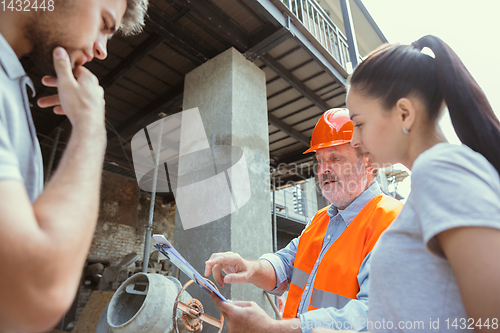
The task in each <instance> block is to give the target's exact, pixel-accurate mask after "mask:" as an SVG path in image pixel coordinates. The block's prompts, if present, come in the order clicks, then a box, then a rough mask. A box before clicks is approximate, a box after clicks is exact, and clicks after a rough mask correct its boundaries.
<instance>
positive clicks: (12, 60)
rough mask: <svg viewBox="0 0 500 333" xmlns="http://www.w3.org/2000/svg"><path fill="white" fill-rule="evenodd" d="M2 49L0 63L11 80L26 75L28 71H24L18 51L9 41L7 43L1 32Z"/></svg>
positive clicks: (0, 45)
mask: <svg viewBox="0 0 500 333" xmlns="http://www.w3.org/2000/svg"><path fill="white" fill-rule="evenodd" d="M0 50H1V52H0V65H1V66H2V68H3V70H4V71H5V73H6V74H7V76H8V77H9V78H10V79H11V80H15V79H18V78H20V77H21V76H25V75H26V72H25V71H24V68H23V65H21V62H20V61H19V59H18V58H17V55H16V53H15V52H14V50H13V49H12V47H10V45H9V43H7V41H6V40H5V38H4V37H3V36H2V34H0Z"/></svg>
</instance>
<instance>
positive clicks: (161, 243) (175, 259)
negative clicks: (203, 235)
mask: <svg viewBox="0 0 500 333" xmlns="http://www.w3.org/2000/svg"><path fill="white" fill-rule="evenodd" d="M153 238H154V240H155V241H156V242H157V243H158V244H156V245H153V247H154V248H155V249H157V250H158V252H160V253H161V254H163V255H164V256H165V257H166V258H167V259H168V260H170V261H171V262H172V264H174V265H175V266H177V267H178V268H179V269H180V270H181V271H183V272H184V274H186V275H187V276H188V277H189V278H190V279H192V280H193V281H194V282H195V283H196V284H197V285H198V286H199V287H200V288H201V289H203V290H204V291H205V292H206V293H207V294H208V295H211V294H213V293H215V294H216V295H217V296H218V297H219V298H220V299H221V300H223V301H224V302H227V300H226V298H225V297H224V296H222V294H221V293H220V292H219V291H218V290H217V289H215V288H214V287H213V286H212V285H210V284H209V283H207V282H206V281H205V278H204V277H203V276H202V275H201V274H200V273H198V272H197V271H196V270H195V269H194V268H193V266H191V264H190V263H188V262H187V261H186V259H184V258H183V257H182V255H181V254H180V253H179V252H178V251H177V250H176V249H175V248H174V247H173V246H172V244H170V243H169V241H168V240H167V239H166V238H165V236H163V235H153Z"/></svg>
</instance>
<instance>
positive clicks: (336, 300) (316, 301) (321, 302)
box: [309, 289, 352, 309]
mask: <svg viewBox="0 0 500 333" xmlns="http://www.w3.org/2000/svg"><path fill="white" fill-rule="evenodd" d="M351 300H352V299H351V298H349V297H344V296H340V295H338V294H334V293H329V292H328V291H324V290H319V289H313V292H312V295H311V302H310V303H309V304H310V305H311V306H313V307H315V308H317V309H319V308H328V307H330V306H333V307H334V308H336V309H342V308H343V307H344V306H345V305H346V304H347V303H349V301H351Z"/></svg>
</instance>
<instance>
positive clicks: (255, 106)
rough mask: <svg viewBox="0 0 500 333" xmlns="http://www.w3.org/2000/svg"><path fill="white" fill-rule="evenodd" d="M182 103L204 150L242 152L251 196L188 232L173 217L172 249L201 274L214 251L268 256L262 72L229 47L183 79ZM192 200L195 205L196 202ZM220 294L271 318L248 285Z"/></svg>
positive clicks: (198, 294)
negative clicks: (199, 130)
mask: <svg viewBox="0 0 500 333" xmlns="http://www.w3.org/2000/svg"><path fill="white" fill-rule="evenodd" d="M183 103H184V104H183V110H189V109H192V108H195V107H198V108H199V111H200V115H201V119H202V122H203V126H204V129H205V132H206V137H207V138H208V141H209V145H210V147H214V146H217V145H230V146H232V147H240V148H242V150H243V154H244V156H245V159H246V162H247V165H248V175H249V178H248V179H249V182H250V188H251V197H250V199H249V201H248V202H247V203H246V204H245V205H243V206H242V207H238V208H237V210H236V211H235V212H233V213H232V214H230V215H228V216H226V217H223V218H221V219H218V220H216V221H214V222H210V223H208V224H204V225H201V226H198V227H194V228H192V229H187V230H184V228H183V226H182V223H181V221H180V215H179V214H178V213H176V223H175V224H176V227H175V237H174V239H175V244H174V246H175V248H176V249H177V250H178V251H179V252H180V253H181V254H182V255H183V256H184V257H185V258H186V259H187V260H188V261H189V262H190V263H191V264H192V265H193V267H194V268H195V269H197V270H198V271H199V272H200V273H201V274H203V271H204V266H205V261H206V260H207V259H208V258H209V257H210V255H211V254H212V253H215V252H225V251H233V252H236V253H239V254H240V255H241V256H242V257H244V258H252V259H257V258H258V257H259V256H260V255H262V254H264V253H268V252H272V229H271V209H270V200H271V198H270V195H271V192H270V183H269V179H270V178H269V134H268V118H267V100H266V82H265V74H264V72H263V71H261V70H260V69H259V68H258V67H257V66H255V65H254V64H253V63H251V62H250V61H248V60H246V59H245V58H244V57H243V56H242V55H241V54H240V53H239V52H238V51H236V50H235V49H234V48H231V49H229V50H227V51H225V52H223V53H221V54H219V55H218V56H217V57H215V58H213V59H211V60H209V61H207V62H206V63H205V64H203V65H201V66H199V67H198V68H196V69H194V70H193V71H192V72H190V73H189V74H187V75H186V78H185V86H184V101H183ZM232 162H233V163H234V162H235V161H232ZM219 172H220V170H219ZM240 185H241V184H238V182H237V181H233V182H232V183H231V186H232V187H233V188H234V187H235V186H240ZM233 194H234V192H233ZM214 195H217V194H216V193H214ZM233 200H235V197H234V196H233ZM192 202H193V203H192V204H193V205H196V204H197V198H193V201H192ZM221 205H222V206H225V205H227V203H221ZM180 280H181V282H182V283H185V282H186V281H187V277H186V276H185V275H184V274H183V273H181V274H180ZM188 291H189V293H190V294H191V295H192V296H193V297H194V298H197V299H199V300H200V301H201V302H202V304H203V305H204V306H205V307H206V310H207V311H206V312H207V313H208V314H210V315H212V316H215V315H217V314H218V309H217V308H216V307H215V305H213V302H212V301H211V299H210V298H209V297H208V296H207V295H206V294H205V293H204V292H203V291H202V290H201V289H200V288H198V287H195V286H192V287H189V290H188ZM221 292H222V294H223V295H224V296H226V297H227V298H230V299H233V300H251V301H255V302H257V303H258V304H259V305H261V306H262V307H264V309H265V310H266V311H267V312H268V313H269V314H270V315H271V316H273V317H274V315H273V312H272V309H271V307H270V306H269V303H268V301H267V299H266V297H265V295H264V294H263V292H262V290H261V289H258V288H257V287H255V286H253V285H250V284H247V285H240V284H235V285H228V286H225V287H224V288H223V289H222V290H221ZM208 327H209V326H208V325H204V330H203V332H212V330H208ZM213 332H216V330H214V331H213Z"/></svg>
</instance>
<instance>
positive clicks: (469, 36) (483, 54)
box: [362, 0, 500, 197]
mask: <svg viewBox="0 0 500 333" xmlns="http://www.w3.org/2000/svg"><path fill="white" fill-rule="evenodd" d="M362 2H363V4H364V5H365V7H366V8H367V9H368V12H370V14H371V16H372V17H373V19H374V20H375V22H376V23H377V25H378V26H379V28H380V30H382V32H383V33H384V35H385V37H386V38H387V40H388V41H389V42H390V43H401V44H409V43H411V42H413V41H415V40H417V39H419V38H420V37H422V36H424V35H427V34H432V35H435V36H438V37H440V38H441V39H443V40H444V41H445V42H446V43H447V44H448V45H450V46H451V48H452V49H453V50H454V51H455V52H456V53H457V54H458V56H459V57H460V58H461V59H462V61H463V62H464V64H465V66H466V67H467V69H468V70H469V71H470V72H471V73H472V75H473V76H474V78H475V79H476V81H477V82H478V83H479V85H480V86H481V88H482V89H483V90H484V92H485V93H486V96H487V97H488V99H489V101H490V103H491V105H492V107H493V110H494V111H495V113H496V114H497V117H500V91H499V88H500V83H499V82H500V61H499V60H498V58H497V57H498V56H499V55H500V23H499V22H500V19H499V17H498V15H499V13H500V1H499V0H474V1H470V0H467V1H466V0H362ZM441 127H442V128H443V130H444V132H445V134H446V136H447V138H448V140H449V141H450V142H452V143H459V140H458V138H457V137H456V135H455V133H454V131H453V127H452V126H451V122H450V120H449V116H448V115H446V116H445V117H443V120H442V121H441ZM399 190H400V193H401V194H402V195H403V196H405V197H407V195H408V192H409V182H407V181H405V182H404V184H401V186H400V188H399Z"/></svg>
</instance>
